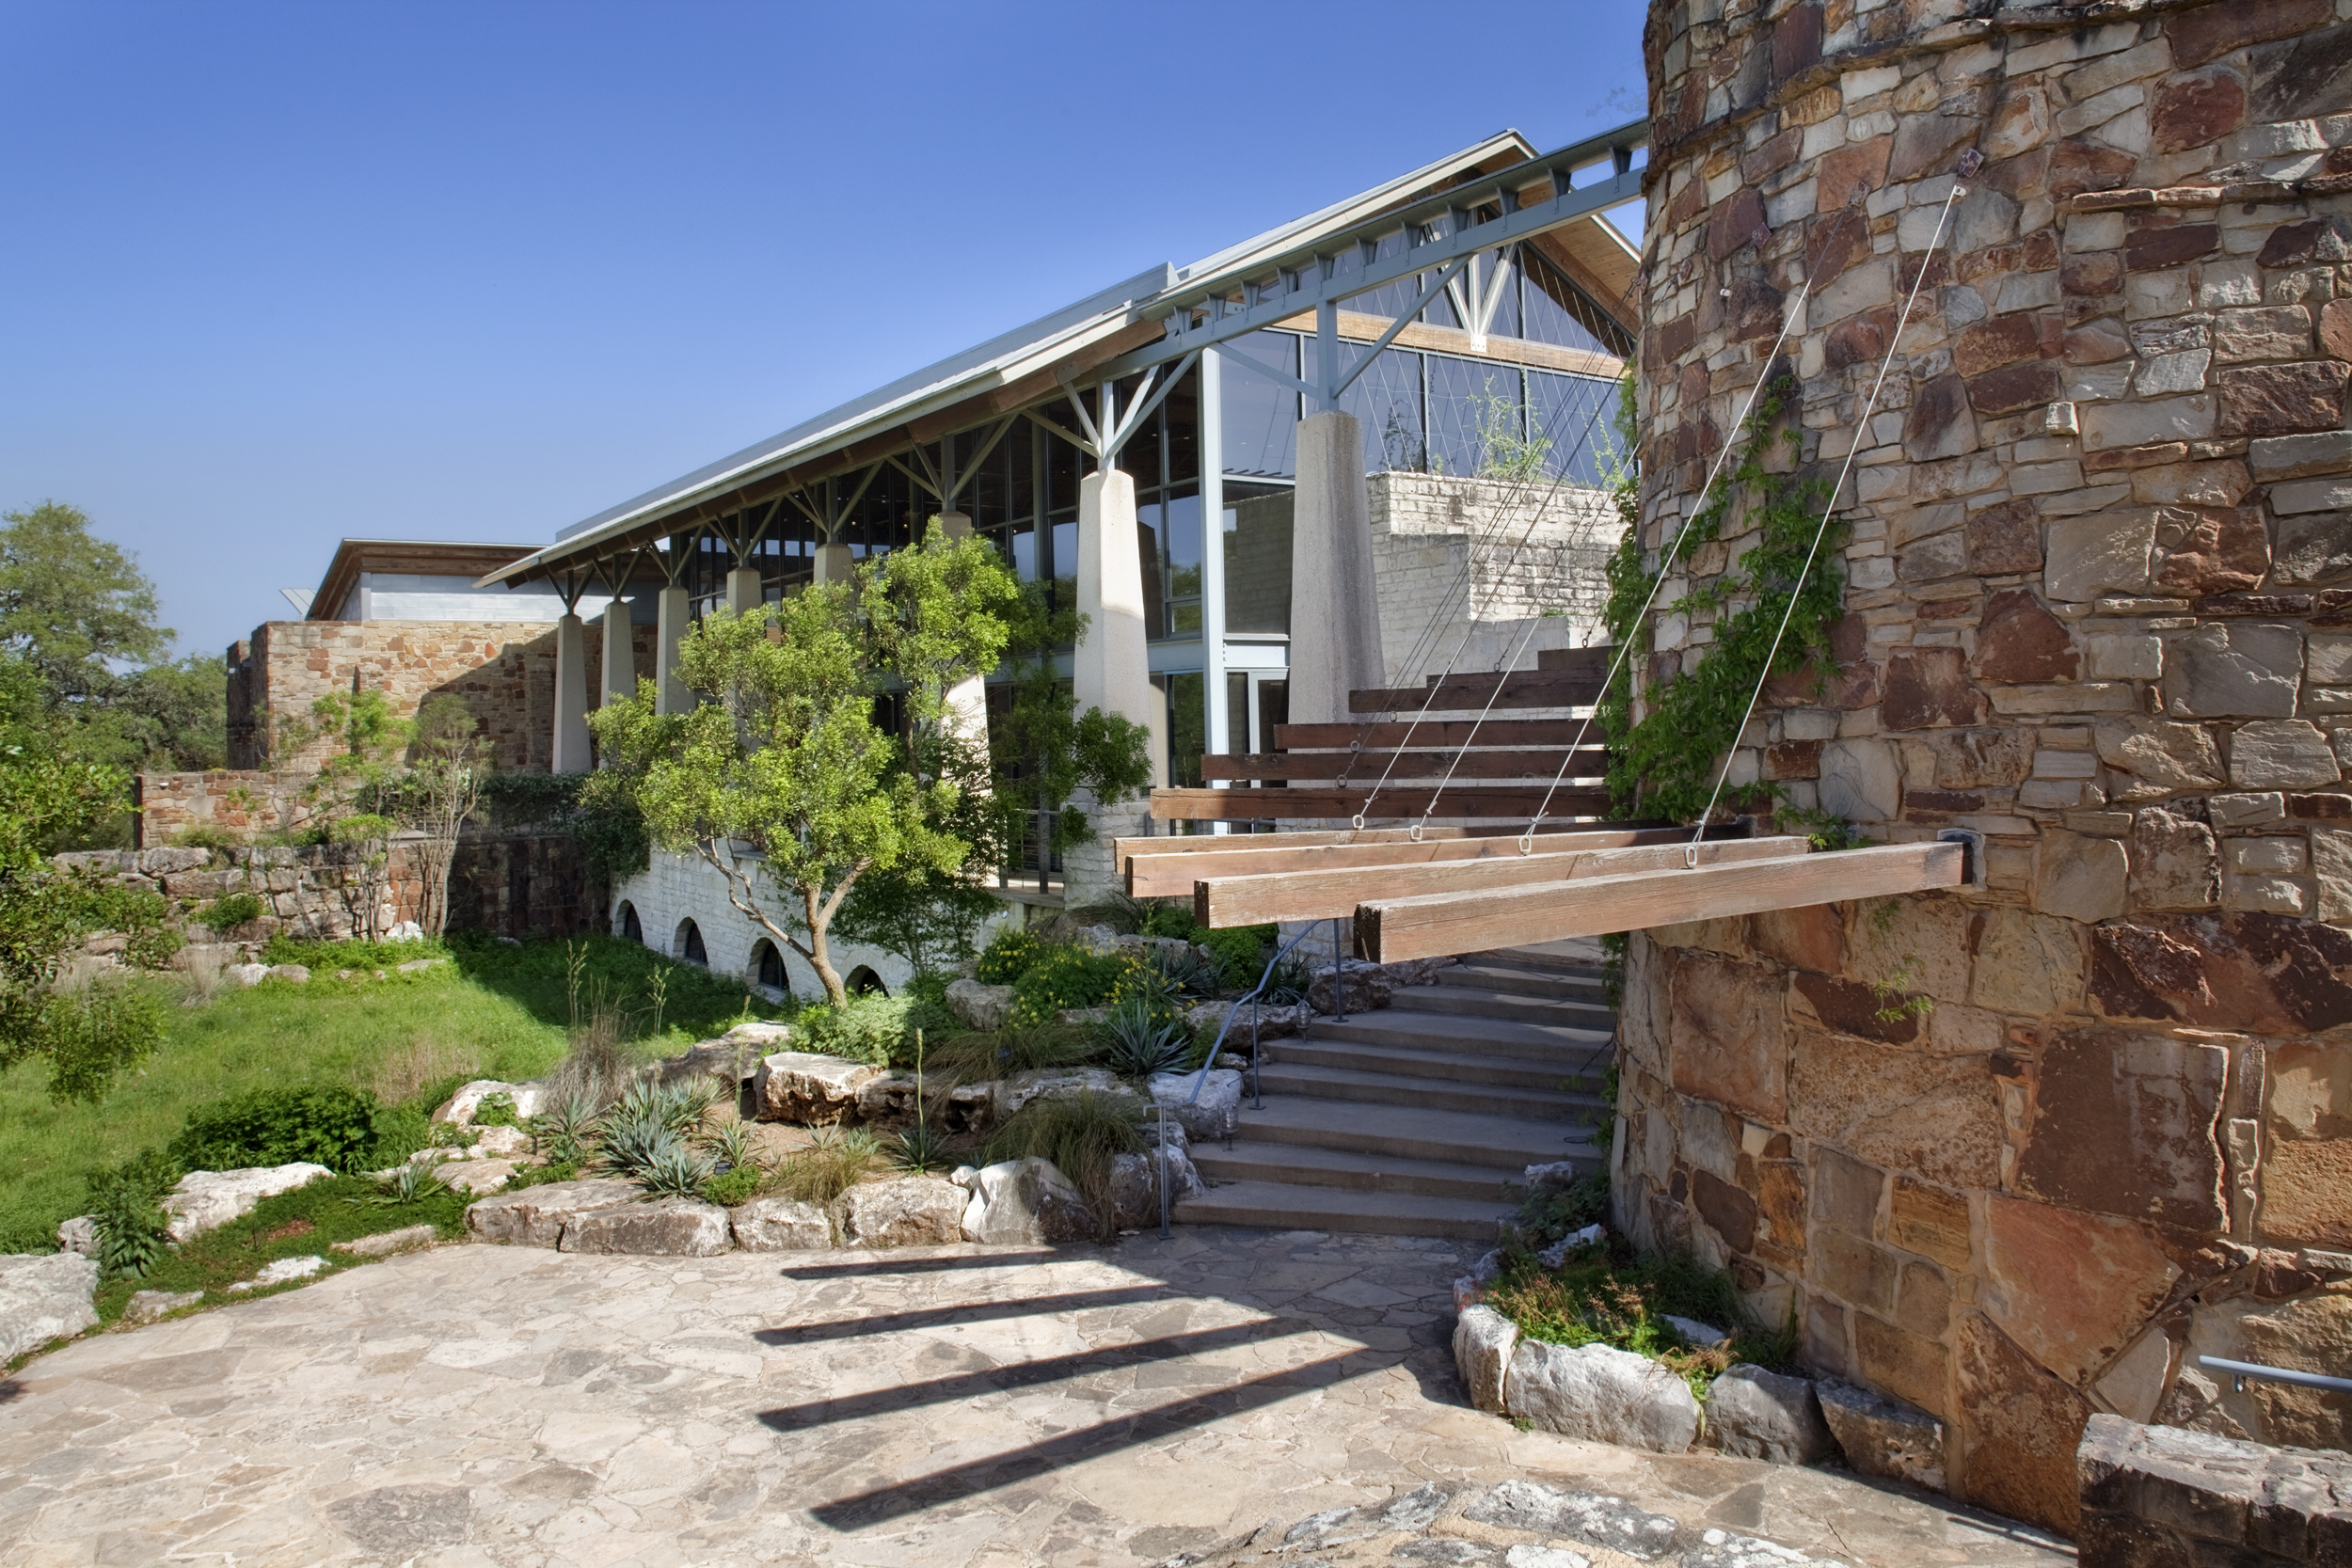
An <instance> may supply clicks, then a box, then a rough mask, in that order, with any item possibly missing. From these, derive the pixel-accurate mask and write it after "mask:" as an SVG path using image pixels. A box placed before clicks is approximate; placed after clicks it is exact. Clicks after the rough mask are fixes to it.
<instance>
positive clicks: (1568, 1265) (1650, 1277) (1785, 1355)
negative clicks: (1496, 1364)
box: [1486, 1245, 1796, 1400]
mask: <svg viewBox="0 0 2352 1568" xmlns="http://www.w3.org/2000/svg"><path fill="white" fill-rule="evenodd" d="M1486 1305H1488V1306H1489V1307H1493V1308H1494V1309H1495V1310H1496V1311H1498V1312H1501V1313H1502V1315H1503V1316H1504V1317H1506V1318H1508V1319H1510V1320H1511V1322H1512V1323H1516V1324H1517V1325H1518V1330H1519V1332H1520V1333H1521V1334H1523V1335H1525V1336H1526V1337H1527V1338H1531V1339H1540V1340H1542V1341H1544V1342H1546V1343H1548V1344H1554V1345H1567V1346H1571V1347H1573V1346H1577V1345H1594V1344H1600V1345H1613V1346H1615V1347H1616V1348H1617V1349H1619V1350H1628V1351H1631V1352H1633V1353H1634V1354H1637V1355H1646V1356H1649V1357H1651V1358H1652V1359H1654V1360H1656V1361H1657V1362H1659V1364H1660V1365H1661V1366H1663V1367H1665V1368H1666V1369H1667V1370H1670V1371H1672V1372H1674V1373H1676V1374H1677V1376H1680V1377H1681V1378H1683V1379H1684V1380H1685V1381H1686V1382H1688V1383H1689V1384H1690V1386H1691V1392H1692V1395H1693V1396H1694V1397H1696V1398H1698V1399H1701V1400H1704V1399H1705V1398H1706V1397H1707V1386H1708V1384H1710V1383H1712V1382H1713V1381H1714V1380H1715V1379H1716V1378H1717V1377H1718V1376H1719V1375H1721V1374H1722V1373H1723V1372H1724V1370H1727V1369H1729V1368H1730V1367H1731V1366H1733V1365H1734V1364H1735V1363H1737V1362H1741V1361H1750V1362H1754V1363H1755V1364H1756V1365H1757V1366H1760V1367H1765V1368H1781V1369H1787V1368H1788V1365H1789V1362H1790V1359H1791V1357H1792V1356H1793V1354H1795V1350H1796V1328H1795V1324H1794V1323H1793V1321H1792V1322H1791V1323H1789V1324H1788V1326H1786V1327H1784V1328H1783V1329H1781V1330H1780V1331H1779V1332H1777V1333H1774V1332H1771V1331H1768V1330H1765V1329H1763V1328H1761V1327H1759V1326H1758V1325H1757V1324H1756V1322H1755V1321H1754V1320H1753V1319H1751V1318H1750V1317H1749V1316H1748V1314H1747V1312H1746V1311H1745V1309H1743V1308H1742V1307H1740V1296H1739V1291H1737V1289H1736V1288H1735V1287H1734V1286H1733V1284H1732V1280H1731V1276H1730V1275H1727V1274H1725V1273H1724V1272H1723V1271H1722V1270H1721V1269H1710V1268H1708V1267H1707V1266H1706V1265H1705V1264H1703V1263H1701V1262H1699V1261H1698V1260H1697V1259H1692V1258H1686V1257H1670V1258H1641V1259H1637V1258H1632V1257H1625V1258H1612V1257H1611V1256H1610V1254H1609V1252H1608V1250H1607V1249H1606V1246H1605V1245H1604V1246H1596V1247H1592V1248H1588V1249H1586V1250H1585V1251H1584V1252H1583V1253H1581V1254H1580V1255H1577V1256H1574V1257H1571V1258H1569V1259H1567V1261H1565V1263H1563V1264H1562V1265H1561V1267H1560V1268H1559V1269H1558V1270H1557V1271H1549V1270H1546V1269H1545V1268H1544V1267H1543V1265H1542V1264H1541V1263H1540V1262H1539V1261H1538V1260H1537V1259H1535V1258H1534V1256H1533V1255H1532V1254H1529V1253H1525V1252H1517V1253H1512V1254H1510V1255H1508V1256H1506V1258H1505V1260H1504V1262H1503V1268H1502V1278H1501V1279H1500V1280H1499V1281H1498V1282H1497V1283H1496V1285H1495V1286H1494V1288H1493V1289H1492V1290H1490V1291H1487V1293H1486ZM1669 1315H1673V1316H1677V1317H1685V1318H1695V1319H1697V1320H1698V1321H1700V1322H1701V1323H1709V1324H1712V1325H1713V1326H1715V1327H1717V1328H1720V1329H1722V1330H1724V1332H1725V1333H1726V1334H1728V1335H1730V1336H1731V1338H1729V1339H1728V1340H1726V1341H1725V1342H1724V1343H1723V1344H1721V1345H1716V1346H1712V1347H1701V1346H1696V1345H1692V1343H1691V1342H1690V1341H1689V1340H1687V1339H1685V1338H1683V1337H1682V1335H1681V1334H1680V1333H1679V1332H1677V1330H1676V1329H1675V1327H1674V1325H1673V1324H1671V1323H1667V1322H1666V1321H1665V1320H1666V1318H1667V1317H1668V1316H1669Z"/></svg>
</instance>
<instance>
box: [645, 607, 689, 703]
mask: <svg viewBox="0 0 2352 1568" xmlns="http://www.w3.org/2000/svg"><path fill="white" fill-rule="evenodd" d="M655 603H656V606H657V612H658V614H659V616H660V624H659V626H657V628H656V630H655V632H654V676H653V678H654V680H655V681H656V682H658V683H659V684H658V686H657V687H656V694H655V697H654V711H655V712H657V713H684V712H686V711H687V710H688V709H689V708H691V707H692V706H693V705H694V694H693V692H691V691H690V690H688V689H687V687H686V683H685V682H684V681H682V680H680V679H678V678H677V649H678V644H679V643H680V642H682V641H685V639H686V624H687V623H688V622H689V621H691V620H692V619H693V616H694V610H693V603H692V600H691V596H690V595H689V594H687V592H686V590H685V589H683V588H664V589H663V590H662V591H661V596H660V599H658V600H656V601H655Z"/></svg>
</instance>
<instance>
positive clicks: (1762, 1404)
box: [1707, 1362, 1837, 1465]
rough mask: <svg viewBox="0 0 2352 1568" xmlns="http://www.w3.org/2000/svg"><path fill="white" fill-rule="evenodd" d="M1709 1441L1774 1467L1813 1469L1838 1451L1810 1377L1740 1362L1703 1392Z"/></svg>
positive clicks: (1725, 1449) (1717, 1446)
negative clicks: (1705, 1398) (1769, 1462)
mask: <svg viewBox="0 0 2352 1568" xmlns="http://www.w3.org/2000/svg"><path fill="white" fill-rule="evenodd" d="M1707 1439H1708V1442H1709V1443H1710V1444H1712V1445H1713V1446H1714V1447H1715V1448H1718V1449H1722V1450H1723V1451H1724V1452H1725V1453H1727V1454H1735V1455H1737V1456H1739V1457H1740V1458H1742V1459H1763V1460H1769V1461H1771V1462H1772V1464H1774V1465H1811V1464H1814V1463H1816V1462H1818V1461H1820V1460H1823V1459H1827V1458H1829V1457H1830V1456H1831V1455H1832V1454H1834V1453H1836V1451H1837V1440H1836V1438H1835V1437H1833V1436H1831V1435H1830V1430H1829V1423H1828V1421H1826V1420H1824V1419H1823V1418H1822V1416H1821V1402H1820V1398H1819V1397H1818V1396H1817V1395H1816V1394H1815V1393H1814V1391H1813V1380H1812V1379H1811V1378H1805V1377H1785V1376H1783V1375H1781V1374H1780V1373H1778V1372H1768V1371H1766V1370H1764V1369H1763V1368H1761V1367H1751V1366H1748V1365H1747V1364H1746V1363H1744V1362H1743V1363H1741V1364H1740V1365H1739V1366H1736V1367H1733V1368H1732V1369H1731V1370H1729V1371H1726V1372H1725V1373H1724V1375H1723V1376H1721V1377H1719V1378H1717V1379H1716V1380H1715V1381H1714V1383H1713V1384H1712V1385H1711V1386H1709V1387H1708V1390H1707Z"/></svg>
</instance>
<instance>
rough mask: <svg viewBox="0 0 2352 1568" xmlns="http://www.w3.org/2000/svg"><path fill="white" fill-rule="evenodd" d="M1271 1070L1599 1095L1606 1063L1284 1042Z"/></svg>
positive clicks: (1272, 1055)
mask: <svg viewBox="0 0 2352 1568" xmlns="http://www.w3.org/2000/svg"><path fill="white" fill-rule="evenodd" d="M1266 1053H1267V1056H1266V1063H1267V1066H1268V1067H1269V1068H1271V1067H1272V1066H1273V1064H1274V1063H1275V1062H1277V1061H1279V1062H1282V1063H1285V1064H1287V1065H1290V1066H1294V1067H1336V1068H1354V1069H1358V1070H1359V1071H1362V1072H1386V1073H1393V1074H1395V1075H1396V1076H1398V1077H1401V1078H1444V1079H1448V1080H1451V1081H1453V1082H1454V1083H1460V1084H1484V1085H1488V1086H1490V1087H1496V1088H1514V1089H1547V1090H1550V1091H1553V1092H1555V1093H1563V1094H1565V1093H1583V1094H1597V1093H1598V1092H1599V1090H1600V1075H1601V1071H1602V1066H1601V1065H1599V1064H1596V1065H1594V1066H1591V1067H1589V1068H1586V1067H1583V1065H1582V1062H1581V1058H1579V1060H1578V1061H1577V1062H1576V1063H1575V1064H1574V1065H1563V1064H1560V1063H1556V1062H1546V1061H1542V1060H1539V1059H1536V1058H1534V1057H1528V1056H1488V1055H1480V1054H1476V1053H1470V1052H1466V1051H1407V1050H1403V1049H1400V1048H1398V1047H1395V1046H1383V1045H1364V1044H1360V1043H1359V1042H1357V1041H1354V1040H1333V1039H1324V1038H1321V1037H1308V1038H1306V1039H1291V1040H1282V1041H1280V1042H1279V1044H1278V1043H1274V1042H1269V1043H1268V1044H1267V1046H1266Z"/></svg>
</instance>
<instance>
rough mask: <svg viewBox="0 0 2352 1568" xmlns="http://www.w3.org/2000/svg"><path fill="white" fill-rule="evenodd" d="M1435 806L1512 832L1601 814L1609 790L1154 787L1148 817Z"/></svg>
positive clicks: (1331, 816) (1324, 817)
mask: <svg viewBox="0 0 2352 1568" xmlns="http://www.w3.org/2000/svg"><path fill="white" fill-rule="evenodd" d="M1547 796H1549V800H1547V799H1546V797H1547ZM1433 804H1434V805H1435V806H1437V807H1438V810H1437V811H1436V812H1435V813H1434V814H1433V815H1435V816H1441V817H1446V818H1449V819H1472V818H1482V817H1483V818H1485V819H1486V820H1489V821H1502V820H1509V819H1512V818H1516V819H1518V822H1519V824H1520V826H1519V829H1518V830H1517V831H1520V832H1524V831H1525V827H1526V823H1527V821H1528V819H1529V818H1531V817H1533V816H1534V815H1535V813H1536V812H1538V811H1542V812H1544V813H1545V815H1546V816H1547V818H1548V819H1551V820H1565V819H1566V818H1568V817H1574V816H1601V815H1603V814H1604V813H1606V812H1607V811H1608V810H1609V792H1608V791H1607V790H1605V789H1599V788H1595V787H1592V786H1590V785H1583V784H1575V785H1569V784H1563V785H1562V786H1560V788H1558V789H1556V790H1549V789H1539V788H1536V787H1534V785H1532V784H1503V785H1500V786H1498V785H1494V784H1454V785H1451V786H1449V787H1448V788H1446V789H1443V790H1436V789H1430V788H1426V787H1422V786H1415V785H1410V784H1407V785H1403V786H1398V785H1391V786H1389V787H1388V788H1385V789H1382V790H1381V791H1379V793H1378V794H1377V795H1375V793H1374V792H1373V787H1372V785H1371V784H1370V783H1365V784H1351V785H1348V786H1347V787H1345V788H1329V787H1325V788H1315V787H1312V786H1310V787H1308V788H1304V789H1155V790H1153V791H1152V820H1154V821H1157V822H1274V821H1284V820H1288V821H1297V822H1316V821H1336V822H1344V821H1350V820H1353V819H1354V818H1355V816H1357V814H1358V813H1359V812H1361V813H1365V814H1367V815H1370V816H1376V817H1383V818H1389V819H1402V818H1405V817H1409V816H1420V815H1421V814H1422V813H1423V812H1425V811H1429V810H1430V808H1431V806H1432V805H1433Z"/></svg>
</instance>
